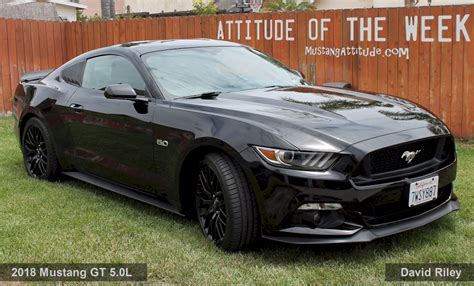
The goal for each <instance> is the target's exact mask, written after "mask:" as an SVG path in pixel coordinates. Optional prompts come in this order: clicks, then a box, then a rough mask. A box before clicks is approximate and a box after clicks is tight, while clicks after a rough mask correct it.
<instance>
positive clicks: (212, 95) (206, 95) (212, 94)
mask: <svg viewBox="0 0 474 286" xmlns="http://www.w3.org/2000/svg"><path fill="white" fill-rule="evenodd" d="M221 93H222V91H211V92H204V93H201V94H195V95H188V96H183V97H178V98H176V99H194V98H202V99H212V98H215V97H217V96H219V94H221Z"/></svg>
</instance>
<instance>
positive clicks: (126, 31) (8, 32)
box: [0, 5, 474, 137]
mask: <svg viewBox="0 0 474 286" xmlns="http://www.w3.org/2000/svg"><path fill="white" fill-rule="evenodd" d="M441 15H444V16H443V17H446V16H447V17H446V19H445V20H444V22H443V25H438V21H437V19H438V17H439V16H441ZM458 15H461V16H465V15H469V16H470V17H469V18H468V20H467V21H466V22H465V27H466V30H467V34H468V36H470V38H471V40H474V5H467V6H446V7H431V8H429V7H425V8H393V9H357V10H334V11H314V12H299V13H273V14H270V13H265V14H233V15H218V16H203V17H169V18H158V19H128V20H112V21H95V22H87V23H80V22H74V23H65V22H50V21H30V20H11V19H0V61H1V63H0V113H4V112H8V111H11V110H12V95H13V93H14V89H15V87H16V85H17V84H18V80H19V77H20V76H21V74H22V73H25V72H30V71H34V70H39V69H48V68H54V67H58V66H60V65H61V64H63V63H64V62H66V61H67V60H69V59H71V58H73V57H75V56H77V55H79V54H81V53H83V52H86V51H88V50H92V49H96V48H99V47H104V46H108V45H112V44H117V43H123V42H127V41H134V40H157V39H177V38H187V39H192V38H219V32H223V33H224V35H225V36H224V39H225V40H230V41H235V42H240V43H243V44H246V45H249V46H253V47H255V48H257V49H259V50H262V51H264V52H266V53H268V54H271V55H272V56H274V57H275V58H277V59H279V60H280V61H281V62H282V63H284V64H286V65H288V66H290V67H291V68H293V69H298V70H300V71H301V72H302V73H304V74H305V75H306V78H307V80H308V81H311V82H312V83H315V84H322V83H324V82H328V81H346V82H351V83H352V84H353V85H354V87H355V88H358V89H361V90H367V91H374V92H380V93H388V94H393V95H397V96H400V97H403V98H406V99H409V100H412V101H415V102H417V103H419V104H421V105H423V106H425V107H426V108H428V109H430V110H431V111H432V112H434V113H435V114H437V115H438V116H440V117H441V118H442V119H443V120H444V121H445V122H446V123H447V124H448V125H449V126H450V128H451V129H452V130H453V131H454V133H455V134H456V135H458V136H461V137H473V136H474V44H473V43H472V41H470V40H468V39H467V38H466V37H465V35H464V31H462V30H459V29H458V28H457V25H456V24H459V23H457V22H459V21H461V20H462V18H459V19H457V17H459V16H458ZM406 16H411V17H416V16H417V17H421V16H427V17H428V18H427V20H428V21H429V23H431V25H430V26H429V30H427V31H426V35H427V37H432V38H435V40H434V41H432V42H430V41H421V40H420V37H421V32H422V31H420V29H421V28H420V27H419V28H418V34H417V35H418V40H416V41H413V40H407V24H406ZM351 17H357V19H358V20H356V22H351V21H349V20H348V19H349V18H351ZM433 17H434V19H433ZM382 18H385V20H383V21H380V22H378V23H377V25H378V27H379V29H380V31H378V32H377V31H376V28H375V25H376V22H375V20H376V19H382ZM327 19H330V20H329V21H327V22H324V21H326V20H327ZM270 20H271V21H272V23H273V25H270V26H266V23H265V21H270ZM425 20H426V19H425ZM227 21H233V22H231V30H230V31H229V30H228V29H229V26H228V22H227ZM288 21H290V22H289V24H288V23H287V22H288ZM310 21H312V22H311V23H310ZM315 21H317V24H315ZM360 21H363V22H364V24H365V25H367V24H368V22H370V25H371V28H370V33H367V30H361V29H359V28H356V29H353V27H352V26H351V25H354V23H355V25H356V26H357V25H358V24H359V23H360ZM421 21H422V19H421V18H419V19H418V22H419V23H418V24H419V25H421ZM257 22H258V23H259V24H258V25H257ZM323 22H324V23H323ZM267 23H270V22H267ZM280 23H282V24H281V25H280ZM220 25H222V28H223V30H222V31H220V30H219V27H220ZM314 25H317V31H318V37H317V39H316V38H315V37H314V36H315V34H314V33H315V32H316V29H315V28H316V27H315V26H314ZM288 27H289V28H290V31H288ZM323 28H326V29H327V30H325V31H322V29H323ZM440 28H441V30H440ZM280 29H281V30H280ZM279 31H282V34H278V33H279ZM229 32H230V33H229ZM310 32H313V37H312V38H311V37H310V36H309V35H310ZM377 33H378V34H377ZM439 36H441V37H443V38H445V39H451V40H450V41H448V42H443V41H439V40H438V38H439ZM369 37H370V39H369ZM375 37H379V38H384V39H385V41H381V40H380V39H379V40H375V39H374V38H375ZM458 38H459V39H458ZM308 47H309V48H311V47H313V48H319V47H328V48H344V47H361V48H363V49H365V48H370V49H371V48H380V50H381V51H387V50H390V49H398V48H409V59H407V58H406V57H403V56H400V57H399V56H384V55H379V56H361V55H351V56H340V57H336V56H334V55H332V56H325V55H320V54H315V55H314V54H311V53H307V48H308ZM398 52H400V49H399V50H398Z"/></svg>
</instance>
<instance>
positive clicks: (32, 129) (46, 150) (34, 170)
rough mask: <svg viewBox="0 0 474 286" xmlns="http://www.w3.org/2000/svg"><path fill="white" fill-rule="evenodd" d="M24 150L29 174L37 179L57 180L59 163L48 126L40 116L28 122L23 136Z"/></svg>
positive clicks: (24, 158)
mask: <svg viewBox="0 0 474 286" xmlns="http://www.w3.org/2000/svg"><path fill="white" fill-rule="evenodd" d="M22 150H23V160H24V164H25V168H26V170H27V171H28V174H29V175H30V176H31V177H33V178H37V179H46V180H51V181H52V180H55V179H56V178H57V177H58V174H59V163H58V161H57V158H56V154H55V152H54V148H53V146H52V144H51V139H50V137H49V134H48V132H47V129H46V127H45V126H44V124H43V123H42V122H41V121H40V120H39V119H38V118H32V119H30V120H28V122H27V123H26V126H25V129H24V132H23V136H22Z"/></svg>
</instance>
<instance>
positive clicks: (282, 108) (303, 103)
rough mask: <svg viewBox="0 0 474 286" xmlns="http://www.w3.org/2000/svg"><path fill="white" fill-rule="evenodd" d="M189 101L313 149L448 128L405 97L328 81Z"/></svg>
mask: <svg viewBox="0 0 474 286" xmlns="http://www.w3.org/2000/svg"><path fill="white" fill-rule="evenodd" d="M187 103H191V105H193V106H195V107H196V108H198V109H200V110H206V111H207V112H213V113H218V114H221V115H228V116H234V117H238V118H240V119H241V120H246V121H252V122H255V123H258V126H266V127H267V130H270V131H271V132H272V133H276V135H277V136H279V137H280V138H282V139H284V140H285V141H287V142H289V143H291V144H292V145H293V146H295V147H296V148H298V149H300V150H308V151H310V150H321V151H333V152H339V151H342V150H343V149H345V148H347V147H348V146H350V145H352V144H355V143H358V142H361V141H365V140H369V139H372V138H375V137H379V136H383V135H387V134H392V133H397V132H402V131H405V130H410V129H415V128H428V129H429V130H430V131H431V132H432V133H433V135H439V134H446V133H448V132H449V131H448V130H447V128H446V127H445V125H444V124H443V123H442V122H441V121H439V120H438V119H437V118H436V117H435V116H433V115H432V114H430V113H429V112H427V111H425V110H423V109H421V108H419V107H418V106H416V105H414V104H413V103H411V102H408V101H405V100H403V99H399V98H395V97H390V96H385V95H375V94H369V93H362V92H355V91H351V90H342V89H335V88H326V87H309V86H304V87H291V88H278V89H265V90H262V89H260V90H251V91H241V92H233V93H223V94H221V95H220V96H218V97H216V98H215V99H212V100H204V99H193V100H187ZM249 140H251V139H249ZM256 144H258V142H257V143H256Z"/></svg>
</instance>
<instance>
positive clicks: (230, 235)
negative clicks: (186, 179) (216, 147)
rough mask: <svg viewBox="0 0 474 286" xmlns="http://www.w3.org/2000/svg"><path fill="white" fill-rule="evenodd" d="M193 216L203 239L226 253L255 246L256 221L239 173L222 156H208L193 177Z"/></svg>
mask: <svg viewBox="0 0 474 286" xmlns="http://www.w3.org/2000/svg"><path fill="white" fill-rule="evenodd" d="M195 179H196V190H195V199H196V214H197V218H198V220H199V223H200V225H201V229H202V231H203V233H204V235H205V236H206V237H207V238H208V239H209V240H211V241H212V242H213V243H214V244H215V245H216V246H218V247H220V248H222V249H224V250H229V251H235V250H241V249H244V248H248V247H250V246H252V245H254V244H255V242H256V241H257V239H258V237H259V235H258V232H259V217H258V210H257V204H256V199H255V196H254V194H253V193H252V192H251V191H250V189H249V187H248V182H247V180H246V178H245V175H244V173H243V171H242V169H241V168H240V167H239V166H238V165H237V163H236V162H235V161H233V160H232V159H231V158H229V157H227V156H226V155H223V154H219V153H210V154H207V155H206V156H204V158H203V160H202V161H201V162H200V163H199V168H198V170H197V174H196V177H195Z"/></svg>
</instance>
